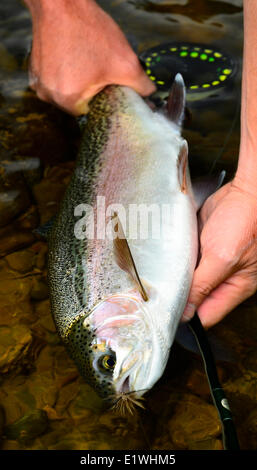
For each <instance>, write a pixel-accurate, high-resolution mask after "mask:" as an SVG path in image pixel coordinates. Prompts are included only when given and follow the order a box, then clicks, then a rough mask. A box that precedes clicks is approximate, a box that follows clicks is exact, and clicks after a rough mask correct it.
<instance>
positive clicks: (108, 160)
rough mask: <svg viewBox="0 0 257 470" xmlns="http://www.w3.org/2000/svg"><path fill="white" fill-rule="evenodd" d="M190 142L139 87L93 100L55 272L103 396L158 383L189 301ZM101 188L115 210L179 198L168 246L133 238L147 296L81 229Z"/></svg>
mask: <svg viewBox="0 0 257 470" xmlns="http://www.w3.org/2000/svg"><path fill="white" fill-rule="evenodd" d="M182 145H183V139H182V137H181V134H180V127H179V126H178V125H177V123H175V124H174V123H172V122H169V120H168V119H167V118H166V117H165V116H162V115H159V114H155V113H153V111H152V110H150V108H149V107H148V106H147V105H146V104H145V103H144V102H143V100H142V98H141V97H139V96H138V95H137V94H136V93H135V92H134V91H133V90H131V89H128V88H126V87H119V86H110V87H107V88H106V89H105V90H104V91H102V92H101V93H100V94H99V95H97V96H96V97H95V98H94V100H93V101H92V104H91V107H90V113H89V115H88V119H87V122H86V125H85V129H84V132H83V136H82V142H81V147H80V151H79V155H78V159H77V162H76V167H75V170H74V173H73V176H72V178H71V181H70V183H69V186H68V188H67V191H66V194H65V197H64V199H63V201H62V203H61V206H60V211H59V214H58V216H57V218H56V221H55V223H54V226H53V228H52V231H51V234H50V236H49V260H48V275H49V285H50V298H51V308H52V312H53V316H54V320H55V323H56V327H57V330H58V332H59V334H60V336H61V338H62V339H63V341H64V343H65V344H66V346H67V348H68V351H69V352H70V354H71V356H72V358H73V359H74V361H75V362H76V364H77V366H78V368H79V370H80V372H81V374H82V375H83V377H84V378H85V379H86V381H87V382H89V383H90V384H91V385H92V386H93V387H94V388H95V389H96V391H97V392H98V393H99V394H100V395H101V396H103V397H106V396H107V397H111V396H112V395H114V394H117V393H118V392H120V391H121V392H123V391H124V390H125V389H126V390H127V388H128V389H129V391H133V392H136V393H137V394H139V395H140V393H141V391H142V390H143V392H142V393H144V392H145V391H146V390H148V389H149V388H151V387H152V386H153V385H154V383H155V382H156V381H157V380H158V378H159V377H160V376H161V375H162V373H163V371H164V368H165V366H166V363H167V360H168V356H169V350H170V347H171V344H172V341H173V338H174V335H175V331H176V328H177V325H178V322H179V319H180V316H181V314H182V312H183V309H184V306H185V303H186V300H187V296H188V292H189V289H190V285H191V280H192V276H193V271H194V267H195V263H196V257H197V222H196V208H195V203H194V198H193V193H192V189H191V184H190V177H189V173H188V171H187V172H184V177H183V178H184V179H183V178H182V180H183V181H182V180H181V178H179V165H180V163H181V162H180V160H179V154H180V150H181V147H182ZM184 167H185V165H184ZM182 169H183V168H182ZM183 171H184V170H183ZM179 179H180V181H179ZM182 183H183V184H182ZM185 183H186V186H187V191H184V189H183V186H184V184H185ZM99 195H100V196H104V198H105V204H106V207H109V206H110V205H111V204H116V203H118V204H121V205H122V206H123V207H124V208H125V209H126V210H127V209H128V207H129V206H130V205H131V204H132V205H133V204H146V205H149V204H151V203H156V204H159V205H161V204H171V202H172V203H173V205H172V207H173V209H172V210H173V212H172V213H173V220H172V221H171V222H170V225H169V229H170V231H171V233H172V237H171V240H170V241H169V244H168V245H167V243H166V244H163V243H162V242H161V241H159V240H153V239H146V240H137V239H135V240H134V239H128V242H129V246H130V248H131V249H132V253H133V257H134V260H135V264H136V266H137V268H138V272H139V275H140V276H142V280H143V283H145V286H147V289H148V294H149V301H148V302H144V301H143V300H142V299H141V298H140V295H139V294H138V292H136V293H135V285H134V284H133V282H132V281H131V279H130V278H129V276H128V275H127V273H126V272H124V271H122V270H121V269H120V267H119V266H118V265H117V262H116V260H115V257H114V254H113V242H112V241H111V240H108V239H106V238H105V239H101V238H100V239H97V238H94V239H87V238H85V239H82V240H81V239H78V238H76V237H75V235H74V226H75V223H76V222H77V220H78V217H76V216H75V215H74V211H75V208H76V207H77V206H79V205H80V204H87V205H89V206H91V207H93V208H94V210H96V207H97V198H98V196H99ZM95 213H96V211H95V212H94V214H95ZM119 309H120V310H119ZM108 312H110V318H107V317H108ZM118 318H119V324H117V319H118ZM128 319H129V320H128ZM108 322H109V323H108ZM106 323H108V325H109V327H108V328H107V327H104V326H103V325H105V324H106ZM108 334H109V336H108ZM113 353H115V360H116V365H115V368H114V370H103V369H102V368H101V366H99V364H100V362H99V361H101V358H102V356H103V355H104V357H109V356H112V357H113Z"/></svg>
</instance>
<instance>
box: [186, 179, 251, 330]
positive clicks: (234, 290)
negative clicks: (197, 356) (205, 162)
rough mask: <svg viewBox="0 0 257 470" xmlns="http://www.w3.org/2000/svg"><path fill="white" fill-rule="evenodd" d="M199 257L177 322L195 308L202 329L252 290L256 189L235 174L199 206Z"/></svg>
mask: <svg viewBox="0 0 257 470" xmlns="http://www.w3.org/2000/svg"><path fill="white" fill-rule="evenodd" d="M199 222H200V233H201V235H200V252H201V259H200V262H199V265H198V267H197V268H196V270H195V273H194V278H193V283H192V287H191V291H190V294H189V298H188V304H187V307H186V309H185V311H184V314H183V317H182V321H188V319H190V318H192V317H193V315H194V312H195V310H197V312H198V315H199V317H200V320H201V322H202V324H203V326H204V327H205V328H209V327H211V326H213V325H214V324H216V323H218V322H219V321H220V320H221V319H222V318H223V317H225V316H226V315H227V314H228V313H229V312H230V311H231V310H233V309H234V308H235V307H236V306H237V305H239V304H240V303H241V302H243V301H244V300H245V299H246V298H248V297H250V296H251V295H253V294H254V293H255V291H256V290H257V194H254V193H250V192H248V191H247V190H246V189H245V188H244V187H243V185H242V184H241V182H240V181H238V180H237V178H235V179H234V180H233V181H232V182H231V183H228V184H226V185H225V186H223V187H222V188H220V189H219V190H218V191H217V192H216V193H214V194H213V195H212V196H210V197H209V198H208V199H207V201H206V202H205V204H204V205H203V207H202V209H201V211H200V221H199Z"/></svg>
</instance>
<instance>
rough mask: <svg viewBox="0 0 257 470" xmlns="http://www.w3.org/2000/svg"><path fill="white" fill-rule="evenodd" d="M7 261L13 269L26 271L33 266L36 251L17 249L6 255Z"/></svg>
mask: <svg viewBox="0 0 257 470" xmlns="http://www.w3.org/2000/svg"><path fill="white" fill-rule="evenodd" d="M6 261H7V263H8V265H9V266H10V268H11V269H14V270H15V271H18V272H20V273H26V272H29V271H31V270H32V268H33V265H34V253H33V252H32V251H31V250H22V251H16V252H15V253H11V254H10V255H8V256H6Z"/></svg>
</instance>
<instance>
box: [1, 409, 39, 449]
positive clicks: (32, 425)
mask: <svg viewBox="0 0 257 470" xmlns="http://www.w3.org/2000/svg"><path fill="white" fill-rule="evenodd" d="M47 427H48V418H47V413H46V412H45V411H44V410H34V411H32V412H30V413H27V414H26V415H25V416H23V417H22V418H21V419H19V420H18V421H16V422H15V423H13V424H10V425H8V426H6V427H5V429H4V435H5V437H6V438H7V439H11V440H18V441H20V442H21V443H27V442H29V441H31V440H33V439H35V438H36V437H37V436H39V435H40V434H43V433H44V432H45V431H46V429H47Z"/></svg>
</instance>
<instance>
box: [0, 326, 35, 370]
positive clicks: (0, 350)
mask: <svg viewBox="0 0 257 470" xmlns="http://www.w3.org/2000/svg"><path fill="white" fill-rule="evenodd" d="M31 344H32V335H31V332H30V330H29V328H27V327H26V326H25V325H14V326H12V327H11V328H10V327H8V326H2V327H0V371H1V373H6V372H9V371H10V370H12V369H13V368H14V367H16V365H17V363H18V362H22V361H23V360H24V358H25V357H26V355H27V353H28V351H29V348H30V346H31Z"/></svg>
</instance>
